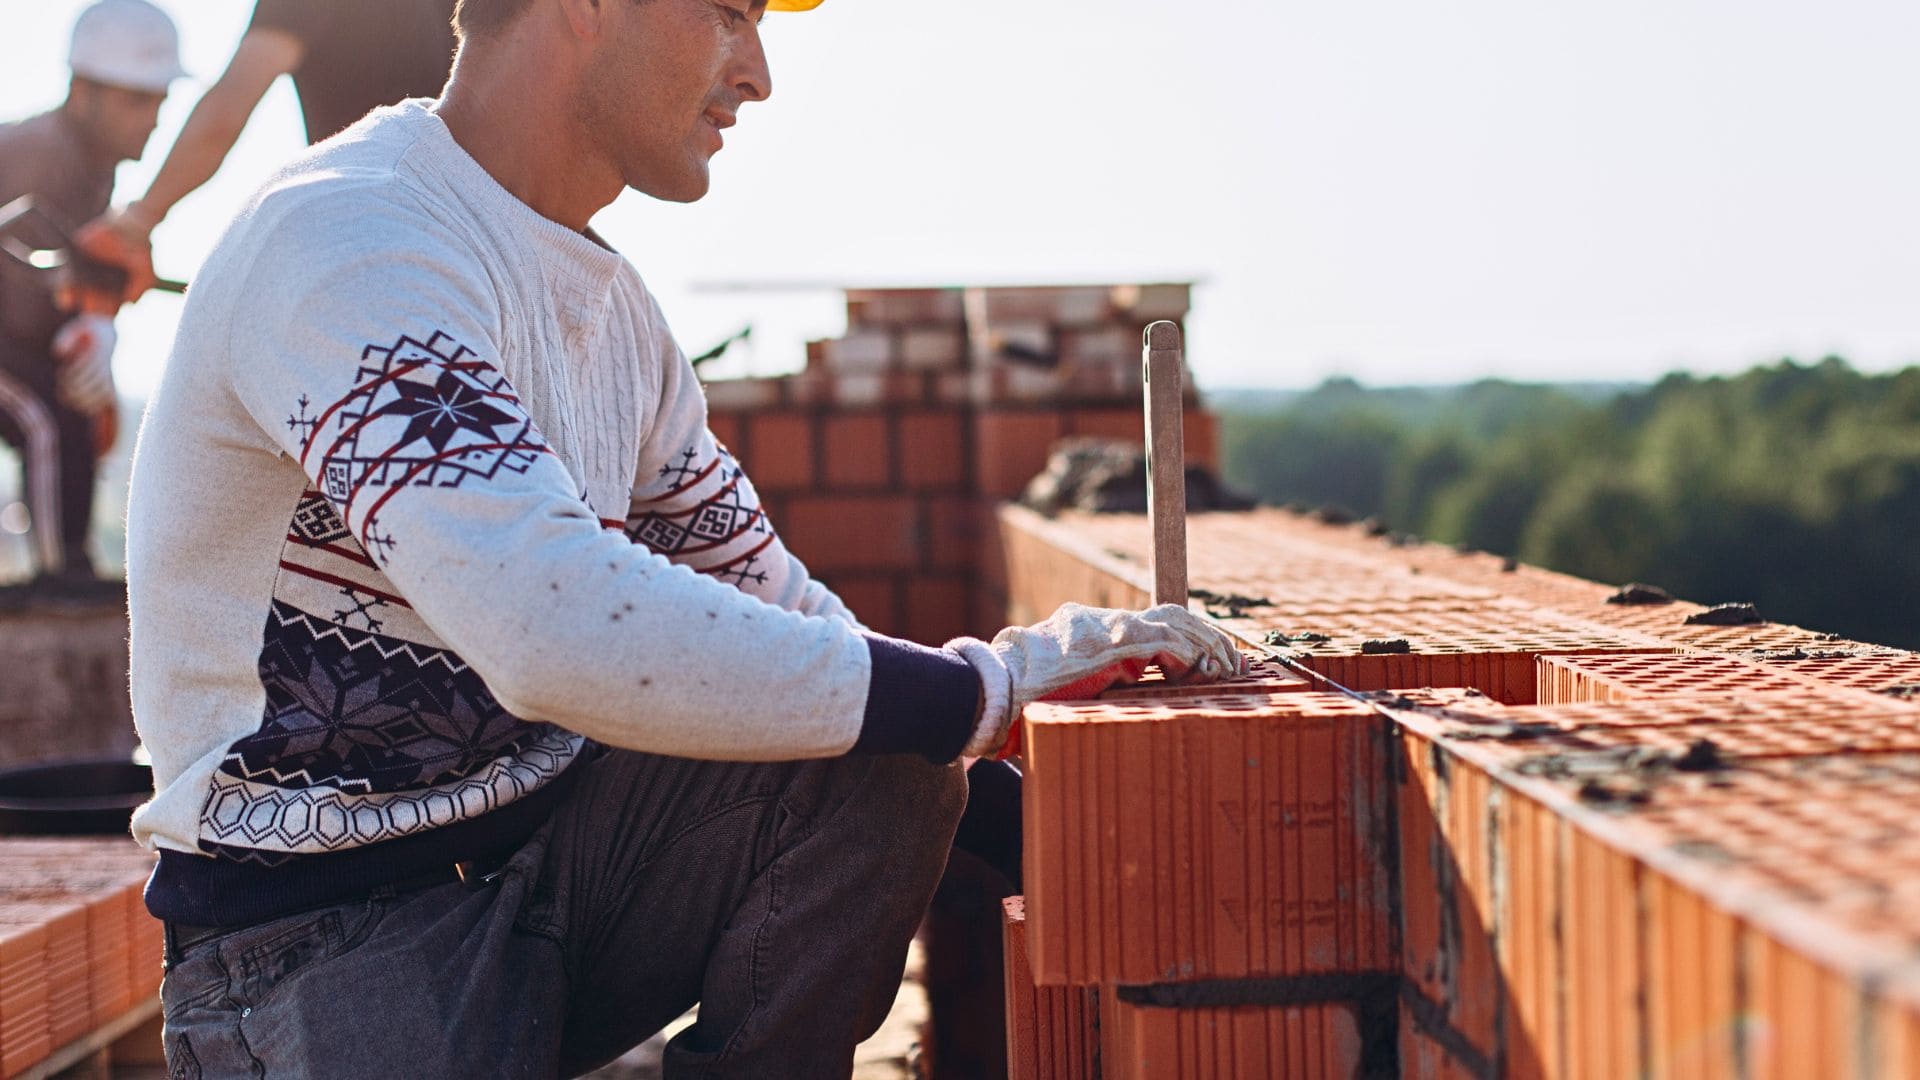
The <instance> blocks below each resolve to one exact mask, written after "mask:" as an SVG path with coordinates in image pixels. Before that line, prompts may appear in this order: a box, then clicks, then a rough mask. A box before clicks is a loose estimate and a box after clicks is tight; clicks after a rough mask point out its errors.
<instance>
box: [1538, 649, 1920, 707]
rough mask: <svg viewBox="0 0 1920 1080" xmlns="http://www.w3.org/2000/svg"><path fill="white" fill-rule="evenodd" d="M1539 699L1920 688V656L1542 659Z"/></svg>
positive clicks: (1690, 655) (1682, 655)
mask: <svg viewBox="0 0 1920 1080" xmlns="http://www.w3.org/2000/svg"><path fill="white" fill-rule="evenodd" d="M1538 679H1539V687H1540V695H1539V698H1540V701H1541V703H1542V704H1555V703H1565V702H1578V701H1627V700H1634V699H1639V698H1649V697H1661V696H1666V695H1670V694H1676V693H1686V692H1690V691H1697V690H1714V691H1719V692H1723V693H1731V692H1742V693H1760V692H1766V691H1775V690H1794V689H1798V688H1802V687H1807V686H1838V687H1855V688H1859V689H1862V690H1869V691H1886V690H1890V689H1893V690H1898V689H1900V688H1904V687H1909V686H1914V685H1916V684H1920V654H1915V653H1909V652H1899V651H1894V650H1883V651H1876V652H1871V653H1864V654H1847V655H1832V656H1808V655H1804V654H1803V653H1801V652H1799V651H1794V652H1790V653H1788V654H1786V658H1776V659H1757V660H1748V659H1743V658H1741V657H1739V656H1735V655H1727V654H1722V653H1680V654H1674V655H1669V656H1612V657H1606V656H1594V657H1543V658H1541V661H1540V668H1539V673H1538Z"/></svg>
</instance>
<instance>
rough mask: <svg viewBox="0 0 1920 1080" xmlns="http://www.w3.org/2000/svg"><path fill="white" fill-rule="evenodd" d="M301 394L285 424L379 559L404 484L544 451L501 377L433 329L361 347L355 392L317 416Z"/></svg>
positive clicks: (522, 466) (435, 482) (497, 469)
mask: <svg viewBox="0 0 1920 1080" xmlns="http://www.w3.org/2000/svg"><path fill="white" fill-rule="evenodd" d="M311 408H312V403H311V402H310V401H309V400H308V399H307V398H306V397H304V396H303V397H301V399H300V400H299V401H297V402H296V403H295V411H292V412H290V413H289V414H288V418H287V426H288V427H289V429H291V430H293V431H295V432H298V433H299V434H300V457H301V463H302V465H306V466H309V467H312V459H313V458H314V456H315V455H316V454H317V455H318V456H319V462H318V467H317V470H316V471H317V473H318V479H319V486H320V489H321V491H322V492H323V493H324V494H325V495H326V497H327V499H328V500H329V501H330V502H332V503H333V504H334V506H335V507H337V508H338V509H339V513H340V517H341V518H342V519H343V520H345V521H346V522H348V523H349V524H350V525H356V524H357V528H356V532H357V534H358V535H359V538H360V540H361V542H362V543H363V545H364V546H365V547H366V550H367V551H368V553H369V554H371V555H372V556H373V557H374V559H375V560H376V561H378V562H381V563H383V564H384V563H385V562H386V556H387V554H388V553H389V552H390V551H391V549H392V548H393V547H394V545H395V544H396V543H397V541H396V540H394V538H393V537H392V536H390V535H388V534H387V533H386V532H385V531H383V530H382V529H381V527H380V524H379V513H380V508H381V507H382V506H383V505H385V504H386V502H387V500H389V499H391V498H392V497H393V496H394V494H395V493H396V492H398V491H399V490H400V489H402V488H406V487H444V488H454V487H459V486H461V485H462V484H464V483H466V482H467V481H469V480H472V479H479V480H490V479H492V478H494V477H496V476H498V475H500V474H501V473H502V472H510V473H525V472H526V471H527V470H528V469H529V468H531V467H532V466H533V463H534V462H535V461H536V460H537V459H538V458H539V456H540V455H541V454H546V453H550V452H551V451H550V450H549V449H548V448H547V445H546V443H545V442H544V441H543V440H542V439H541V438H540V434H539V432H537V431H536V430H534V426H533V421H532V420H531V419H530V418H529V417H528V416H527V414H526V411H525V410H524V409H522V408H521V407H520V399H519V398H518V397H517V396H516V395H515V394H514V392H513V388H512V387H511V386H510V385H508V383H507V379H506V377H505V376H504V375H502V374H500V372H499V371H498V370H497V369H495V368H494V367H493V365H491V364H489V363H487V362H486V361H484V360H482V359H480V358H479V357H478V356H477V355H476V354H475V353H474V352H473V350H471V349H469V348H467V347H466V346H464V345H461V344H459V343H458V342H456V341H454V340H453V339H452V338H451V337H449V336H447V335H446V334H445V333H442V332H440V331H435V332H434V333H433V334H432V335H431V336H429V337H428V338H427V339H426V340H425V341H420V340H417V339H415V338H413V337H408V336H402V337H401V338H400V339H399V340H398V341H396V342H394V343H393V344H392V345H388V346H379V345H369V346H367V347H366V349H365V350H364V351H363V352H362V353H361V362H360V367H359V368H358V370H357V371H356V372H355V375H354V385H353V388H352V389H350V390H349V391H347V393H346V394H345V395H344V396H343V397H341V398H340V399H339V400H338V401H335V402H334V403H333V404H331V405H329V406H327V407H326V408H325V409H323V410H321V411H320V412H319V413H318V414H310V412H309V410H310V409H311Z"/></svg>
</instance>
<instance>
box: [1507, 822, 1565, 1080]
mask: <svg viewBox="0 0 1920 1080" xmlns="http://www.w3.org/2000/svg"><path fill="white" fill-rule="evenodd" d="M1499 815H1500V824H1499V828H1500V835H1501V837H1502V844H1503V848H1504V850H1505V852H1506V865H1507V867H1508V870H1507V880H1506V888H1505V890H1504V891H1503V892H1502V895H1501V901H1502V903H1501V908H1500V912H1499V916H1498V918H1499V922H1500V938H1499V956H1500V972H1501V975H1502V976H1503V978H1504V979H1505V981H1506V990H1507V993H1508V994H1509V995H1510V1001H1511V1007H1510V1008H1509V1010H1508V1013H1507V1021H1506V1045H1505V1046H1504V1047H1503V1053H1504V1060H1505V1062H1506V1072H1507V1075H1509V1076H1512V1077H1516V1078H1528V1077H1552V1076H1562V1075H1566V1062H1565V1058H1564V1056H1563V1047H1564V1041H1565V1029H1564V1027H1563V1009H1564V1002H1563V998H1562V988H1563V986H1564V985H1565V979H1566V977H1567V970H1566V966H1565V954H1564V951H1563V945H1562V937H1561V935H1562V931H1563V929H1564V924H1563V921H1562V919H1561V917H1560V913H1561V911H1562V910H1563V906H1564V903H1565V900H1564V897H1562V895H1561V892H1560V890H1561V875H1560V851H1561V823H1560V821H1559V820H1558V818H1557V817H1556V816H1555V815H1554V814H1553V812H1552V811H1550V810H1548V809H1546V808H1545V807H1543V806H1541V805H1540V804H1539V803H1537V802H1534V801H1533V800H1531V799H1528V798H1525V797H1523V796H1519V795H1517V794H1514V793H1511V792H1509V793H1506V795H1505V796H1503V798H1502V799H1501V803H1500V808H1499Z"/></svg>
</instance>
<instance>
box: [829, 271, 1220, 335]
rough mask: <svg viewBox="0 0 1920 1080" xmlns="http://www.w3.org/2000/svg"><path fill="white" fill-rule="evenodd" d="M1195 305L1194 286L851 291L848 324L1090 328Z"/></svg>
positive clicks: (1173, 315) (1169, 314)
mask: <svg viewBox="0 0 1920 1080" xmlns="http://www.w3.org/2000/svg"><path fill="white" fill-rule="evenodd" d="M1191 303H1192V286H1190V285H1186V284H1181V283H1174V282H1163V283H1153V284H1141V285H1042V286H1009V287H996V286H978V287H974V288H969V289H959V288H931V289H848V290H847V325H848V326H849V327H850V328H858V327H870V326H888V327H902V326H935V325H943V324H959V323H961V322H963V321H966V322H969V323H972V324H979V325H992V324H994V323H998V322H1028V321H1040V322H1047V323H1053V324H1057V325H1062V326H1089V325H1095V324H1098V323H1102V322H1107V321H1110V320H1114V319H1121V320H1126V321H1131V322H1138V323H1142V324H1145V323H1150V322H1154V321H1157V320H1159V319H1181V318H1184V317H1185V316H1186V313H1187V310H1188V308H1189V307H1190V306H1191Z"/></svg>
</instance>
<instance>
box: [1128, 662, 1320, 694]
mask: <svg viewBox="0 0 1920 1080" xmlns="http://www.w3.org/2000/svg"><path fill="white" fill-rule="evenodd" d="M1313 688H1314V684H1313V683H1312V681H1310V680H1309V679H1307V678H1306V677H1305V676H1302V675H1297V674H1295V673H1294V672H1293V671H1291V670H1289V669H1288V668H1286V667H1285V666H1284V665H1282V664H1281V663H1280V662H1278V661H1276V660H1273V659H1271V658H1269V657H1266V656H1259V655H1253V654H1248V655H1247V672H1246V674H1245V675H1241V676H1237V677H1235V678H1231V679H1222V680H1219V681H1217V682H1183V683H1181V682H1168V681H1167V678H1166V675H1165V674H1164V673H1162V672H1161V671H1160V669H1159V668H1149V669H1148V670H1147V673H1146V675H1145V677H1143V678H1142V679H1141V680H1140V681H1139V682H1137V683H1134V684H1132V685H1130V686H1121V687H1116V688H1114V689H1112V690H1108V691H1107V692H1106V693H1103V694H1101V695H1100V700H1101V701H1167V700H1169V699H1173V698H1190V697H1210V696H1214V695H1217V694H1237V693H1254V694H1285V693H1293V692H1296V691H1306V690H1312V689H1313Z"/></svg>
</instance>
